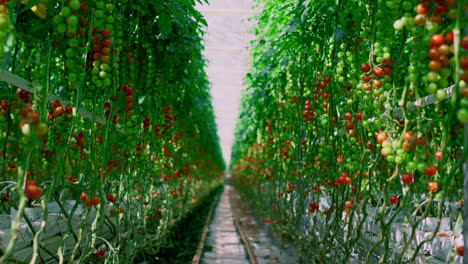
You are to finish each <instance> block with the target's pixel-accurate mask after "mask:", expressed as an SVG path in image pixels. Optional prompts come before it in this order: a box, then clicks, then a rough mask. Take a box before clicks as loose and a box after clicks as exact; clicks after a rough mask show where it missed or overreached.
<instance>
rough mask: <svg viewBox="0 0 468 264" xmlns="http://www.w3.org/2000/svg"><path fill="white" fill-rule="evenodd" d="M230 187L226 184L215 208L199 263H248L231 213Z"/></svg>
mask: <svg viewBox="0 0 468 264" xmlns="http://www.w3.org/2000/svg"><path fill="white" fill-rule="evenodd" d="M231 189H232V187H231V186H229V185H227V186H226V187H225V188H224V192H223V194H222V196H221V200H220V202H219V204H218V207H217V208H216V212H215V214H214V217H213V220H212V221H211V224H210V227H209V228H210V233H209V236H208V238H207V240H206V243H205V250H204V252H205V253H204V254H203V258H202V261H201V263H206V264H214V263H226V264H237V263H238V264H243V263H248V258H247V253H246V252H245V250H244V246H243V245H242V242H241V239H240V237H239V235H238V234H237V231H236V227H235V225H234V219H233V215H232V210H231V209H232V208H231V203H230V202H229V193H230V192H231Z"/></svg>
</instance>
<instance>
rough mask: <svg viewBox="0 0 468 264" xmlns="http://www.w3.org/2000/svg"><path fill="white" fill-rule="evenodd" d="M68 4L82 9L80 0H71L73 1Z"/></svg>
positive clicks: (73, 7) (75, 8)
mask: <svg viewBox="0 0 468 264" xmlns="http://www.w3.org/2000/svg"><path fill="white" fill-rule="evenodd" d="M68 6H69V7H70V8H71V9H72V10H78V9H80V7H81V4H80V1H79V0H71V1H70V2H69V3H68Z"/></svg>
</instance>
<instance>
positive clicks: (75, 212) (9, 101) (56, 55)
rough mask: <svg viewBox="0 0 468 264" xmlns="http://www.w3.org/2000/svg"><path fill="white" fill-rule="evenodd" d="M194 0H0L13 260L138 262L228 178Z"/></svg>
mask: <svg viewBox="0 0 468 264" xmlns="http://www.w3.org/2000/svg"><path fill="white" fill-rule="evenodd" d="M22 2H24V3H22ZM26 2H27V3H26ZM194 5H195V3H194V2H193V1H188V0H174V1H162V2H157V1H137V2H135V1H127V0H124V1H102V0H66V1H65V0H49V1H33V0H30V1H0V43H1V44H2V47H3V48H2V49H1V51H0V63H1V65H2V75H1V76H2V77H1V79H2V82H0V102H1V103H0V131H2V132H1V133H0V142H1V144H0V157H1V158H0V179H1V180H0V187H1V188H0V191H1V197H2V199H1V201H0V203H1V204H0V212H1V213H2V214H4V215H5V214H6V215H9V214H10V213H11V212H17V213H16V214H13V215H11V217H12V222H13V224H12V228H11V232H12V236H11V237H12V239H9V240H7V241H4V240H2V241H0V242H1V243H0V244H1V246H0V247H1V251H2V256H0V262H2V263H4V262H29V261H31V262H41V263H45V262H59V258H58V255H61V256H63V257H64V261H66V262H81V263H95V262H97V261H107V262H113V263H133V261H134V258H135V256H136V255H137V254H144V253H145V252H153V251H157V250H158V248H159V247H161V246H163V245H167V244H170V243H171V241H170V237H171V235H170V234H171V232H172V230H171V228H173V227H174V226H176V225H177V223H178V222H180V221H181V220H182V219H184V217H186V216H187V215H188V214H189V213H190V211H191V210H193V208H195V207H196V203H197V201H202V200H203V199H204V198H205V197H207V196H208V194H209V193H210V192H211V191H212V190H214V189H215V188H216V187H217V186H219V185H220V184H221V183H222V175H223V171H224V161H223V159H222V156H221V150H220V147H219V142H218V137H217V135H216V126H215V122H214V114H213V108H212V106H211V101H210V100H211V99H210V96H209V83H208V80H207V76H206V74H205V72H204V66H205V60H204V58H203V57H202V53H201V52H202V50H203V45H202V34H203V30H202V27H203V25H204V24H206V22H205V21H204V19H203V17H202V16H201V14H200V13H199V12H198V11H197V10H196V9H195V7H194ZM18 80H19V82H18ZM54 208H55V209H54ZM36 209H41V210H42V214H41V218H40V219H35V218H34V219H33V218H29V214H28V212H30V211H32V210H36ZM15 210H16V211H15ZM54 210H55V211H54ZM20 216H21V217H20ZM47 216H49V217H48V218H47ZM24 218H27V219H26V221H28V223H29V224H30V226H29V227H26V226H27V224H26V223H23V221H25V220H24ZM56 218H60V219H63V220H62V222H60V221H59V223H58V224H59V225H61V226H60V228H55V227H52V225H55V224H56V223H55V222H53V221H55V219H56ZM41 219H42V220H43V222H44V224H41V223H42V222H40V221H42V220H41ZM45 219H49V220H48V221H45ZM50 219H53V220H50ZM36 222H38V223H36ZM31 223H32V224H31ZM20 225H21V226H22V227H23V228H22V229H21V228H15V227H19V226H20ZM28 228H30V229H31V230H29V229H28ZM25 229H27V230H28V232H31V234H38V235H37V236H32V237H30V238H27V237H25V236H24V234H23V233H24V232H25ZM2 232H3V230H2ZM9 232H10V231H7V232H5V233H9ZM21 232H23V233H21ZM44 233H46V235H47V237H51V236H55V237H56V236H62V237H59V238H58V240H57V241H60V242H58V244H57V245H55V247H56V248H48V245H46V244H47V243H46V242H44V239H43V238H42V236H40V235H39V234H44ZM18 234H20V235H19V236H18ZM62 238H63V239H62ZM27 239H30V240H29V241H26V240H27ZM31 245H33V246H32V248H31V250H30V252H31V255H29V256H28V255H27V254H26V255H23V254H22V253H18V252H23V251H20V249H23V248H22V247H30V246H31ZM57 252H58V255H57ZM32 258H35V260H31V259H32Z"/></svg>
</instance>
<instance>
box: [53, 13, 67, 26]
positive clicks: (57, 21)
mask: <svg viewBox="0 0 468 264" xmlns="http://www.w3.org/2000/svg"><path fill="white" fill-rule="evenodd" d="M63 21H65V19H64V18H63V16H62V15H56V16H54V17H53V18H52V22H54V24H56V25H58V24H61V23H63Z"/></svg>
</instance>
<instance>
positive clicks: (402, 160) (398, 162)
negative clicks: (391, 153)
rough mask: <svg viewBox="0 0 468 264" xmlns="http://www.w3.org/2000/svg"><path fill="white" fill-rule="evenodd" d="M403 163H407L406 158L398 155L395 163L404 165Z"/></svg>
mask: <svg viewBox="0 0 468 264" xmlns="http://www.w3.org/2000/svg"><path fill="white" fill-rule="evenodd" d="M403 162H405V156H400V155H397V156H396V157H395V163H396V164H402V163H403Z"/></svg>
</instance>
